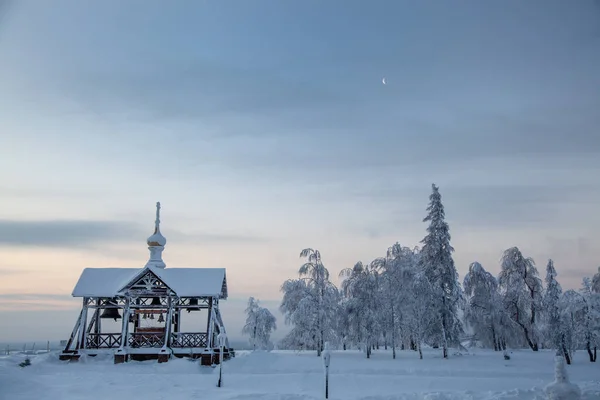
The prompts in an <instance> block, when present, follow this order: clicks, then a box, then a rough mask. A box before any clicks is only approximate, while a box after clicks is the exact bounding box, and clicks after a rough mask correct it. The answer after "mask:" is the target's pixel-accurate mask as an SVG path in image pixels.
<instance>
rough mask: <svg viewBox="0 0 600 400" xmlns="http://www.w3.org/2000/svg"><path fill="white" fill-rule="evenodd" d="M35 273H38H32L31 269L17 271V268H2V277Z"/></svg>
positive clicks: (0, 271) (0, 273)
mask: <svg viewBox="0 0 600 400" xmlns="http://www.w3.org/2000/svg"><path fill="white" fill-rule="evenodd" d="M35 272H36V271H32V270H30V269H28V270H22V269H16V268H0V276H9V275H19V274H29V273H35Z"/></svg>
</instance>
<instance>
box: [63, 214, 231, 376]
mask: <svg viewBox="0 0 600 400" xmlns="http://www.w3.org/2000/svg"><path fill="white" fill-rule="evenodd" d="M147 243H148V249H149V250H150V259H149V260H148V262H147V263H146V265H145V266H144V267H143V268H141V269H139V268H86V269H84V270H83V272H82V273H81V276H80V277H79V280H78V281H77V284H76V285H75V288H74V289H73V293H72V296H73V297H81V298H82V299H83V300H82V308H81V312H80V313H79V318H78V319H77V322H76V323H75V327H74V328H73V332H72V333H71V336H70V338H69V340H68V341H67V344H66V347H65V348H64V350H63V352H62V353H61V355H60V359H61V360H77V359H79V357H80V355H81V354H87V355H91V356H95V355H98V354H106V353H109V354H111V353H112V354H114V361H115V363H121V362H126V361H128V360H129V359H134V360H146V359H158V362H166V361H168V360H169V358H170V357H171V356H176V357H194V358H200V359H201V363H202V364H208V365H210V364H213V363H218V362H219V351H220V350H219V349H220V347H219V344H218V342H217V335H219V334H220V333H223V334H225V326H224V325H223V320H222V318H221V312H220V310H219V301H220V300H225V299H227V279H226V275H225V268H167V267H166V264H165V262H164V261H163V259H162V253H163V250H164V248H165V245H166V243H167V240H166V239H165V237H164V236H163V235H162V234H161V232H160V203H156V221H155V227H154V233H153V234H152V235H151V236H150V237H149V238H148V240H147ZM182 311H187V312H186V313H185V314H184V315H185V318H182ZM202 321H203V322H202ZM185 322H191V323H190V324H189V325H195V326H196V327H197V326H201V329H198V328H196V329H195V330H196V331H193V332H186V331H184V330H182V323H183V325H187V324H186V323H185ZM198 322H200V324H198ZM204 327H206V329H204ZM198 330H200V331H198ZM233 355H234V352H233V349H231V348H229V343H226V346H225V350H224V352H223V356H224V359H228V358H229V357H231V356H233Z"/></svg>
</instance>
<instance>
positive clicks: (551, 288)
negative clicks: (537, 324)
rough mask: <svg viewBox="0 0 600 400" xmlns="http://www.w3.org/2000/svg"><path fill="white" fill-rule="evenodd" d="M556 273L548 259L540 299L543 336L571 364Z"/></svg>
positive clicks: (552, 263)
mask: <svg viewBox="0 0 600 400" xmlns="http://www.w3.org/2000/svg"><path fill="white" fill-rule="evenodd" d="M557 275H558V274H557V272H556V268H554V261H552V260H548V265H547V266H546V279H545V281H546V291H545V293H544V298H543V301H542V305H543V310H544V321H545V325H544V338H545V339H546V341H547V342H548V343H549V344H550V346H552V348H553V349H556V350H557V352H558V353H559V354H561V355H562V356H563V357H564V358H565V362H566V363H567V364H571V355H570V353H569V349H568V346H567V340H568V337H567V332H566V331H565V327H564V326H563V324H562V323H561V322H562V320H561V312H560V299H561V296H562V287H561V286H560V283H558V281H557V280H556V277H557Z"/></svg>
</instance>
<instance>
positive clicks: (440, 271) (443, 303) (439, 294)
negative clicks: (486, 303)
mask: <svg viewBox="0 0 600 400" xmlns="http://www.w3.org/2000/svg"><path fill="white" fill-rule="evenodd" d="M431 189H432V193H431V195H430V196H429V206H428V207H427V211H428V214H427V216H426V217H425V218H424V219H423V222H429V226H428V228H427V235H426V236H425V238H424V239H423V240H422V241H421V243H423V247H422V249H421V252H420V267H421V269H422V271H423V273H424V276H425V278H427V279H428V280H429V283H430V284H431V288H432V290H433V292H434V295H433V301H434V306H433V310H434V313H435V314H436V317H437V325H438V327H439V331H438V332H437V335H436V336H437V340H439V342H438V343H440V344H441V346H442V350H443V357H444V358H448V346H450V345H458V344H459V337H460V335H461V334H462V332H463V328H462V323H461V321H460V319H459V318H458V313H457V312H458V307H459V305H460V301H461V298H462V292H461V287H460V284H459V282H458V273H457V272H456V267H455V266H454V260H453V258H452V252H453V251H454V249H453V248H452V246H451V245H450V228H449V226H448V223H447V222H446V221H445V212H444V206H443V204H442V196H441V194H440V192H439V189H438V187H437V186H436V185H435V184H432V185H431ZM432 339H433V340H436V338H432Z"/></svg>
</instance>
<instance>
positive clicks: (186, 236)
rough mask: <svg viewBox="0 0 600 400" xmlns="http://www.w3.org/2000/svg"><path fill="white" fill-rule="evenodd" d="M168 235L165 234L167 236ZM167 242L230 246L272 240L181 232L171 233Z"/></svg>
mask: <svg viewBox="0 0 600 400" xmlns="http://www.w3.org/2000/svg"><path fill="white" fill-rule="evenodd" d="M166 235H167V234H166V233H165V236H166ZM168 236H169V237H168V238H167V240H169V241H173V242H177V243H196V244H198V243H210V244H218V243H223V244H229V243H250V244H252V243H263V242H267V241H269V240H270V239H269V238H266V237H264V236H259V235H251V234H248V235H244V234H236V233H232V234H228V233H216V232H211V233H203V232H190V233H184V232H179V231H170V232H169V234H168Z"/></svg>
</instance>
